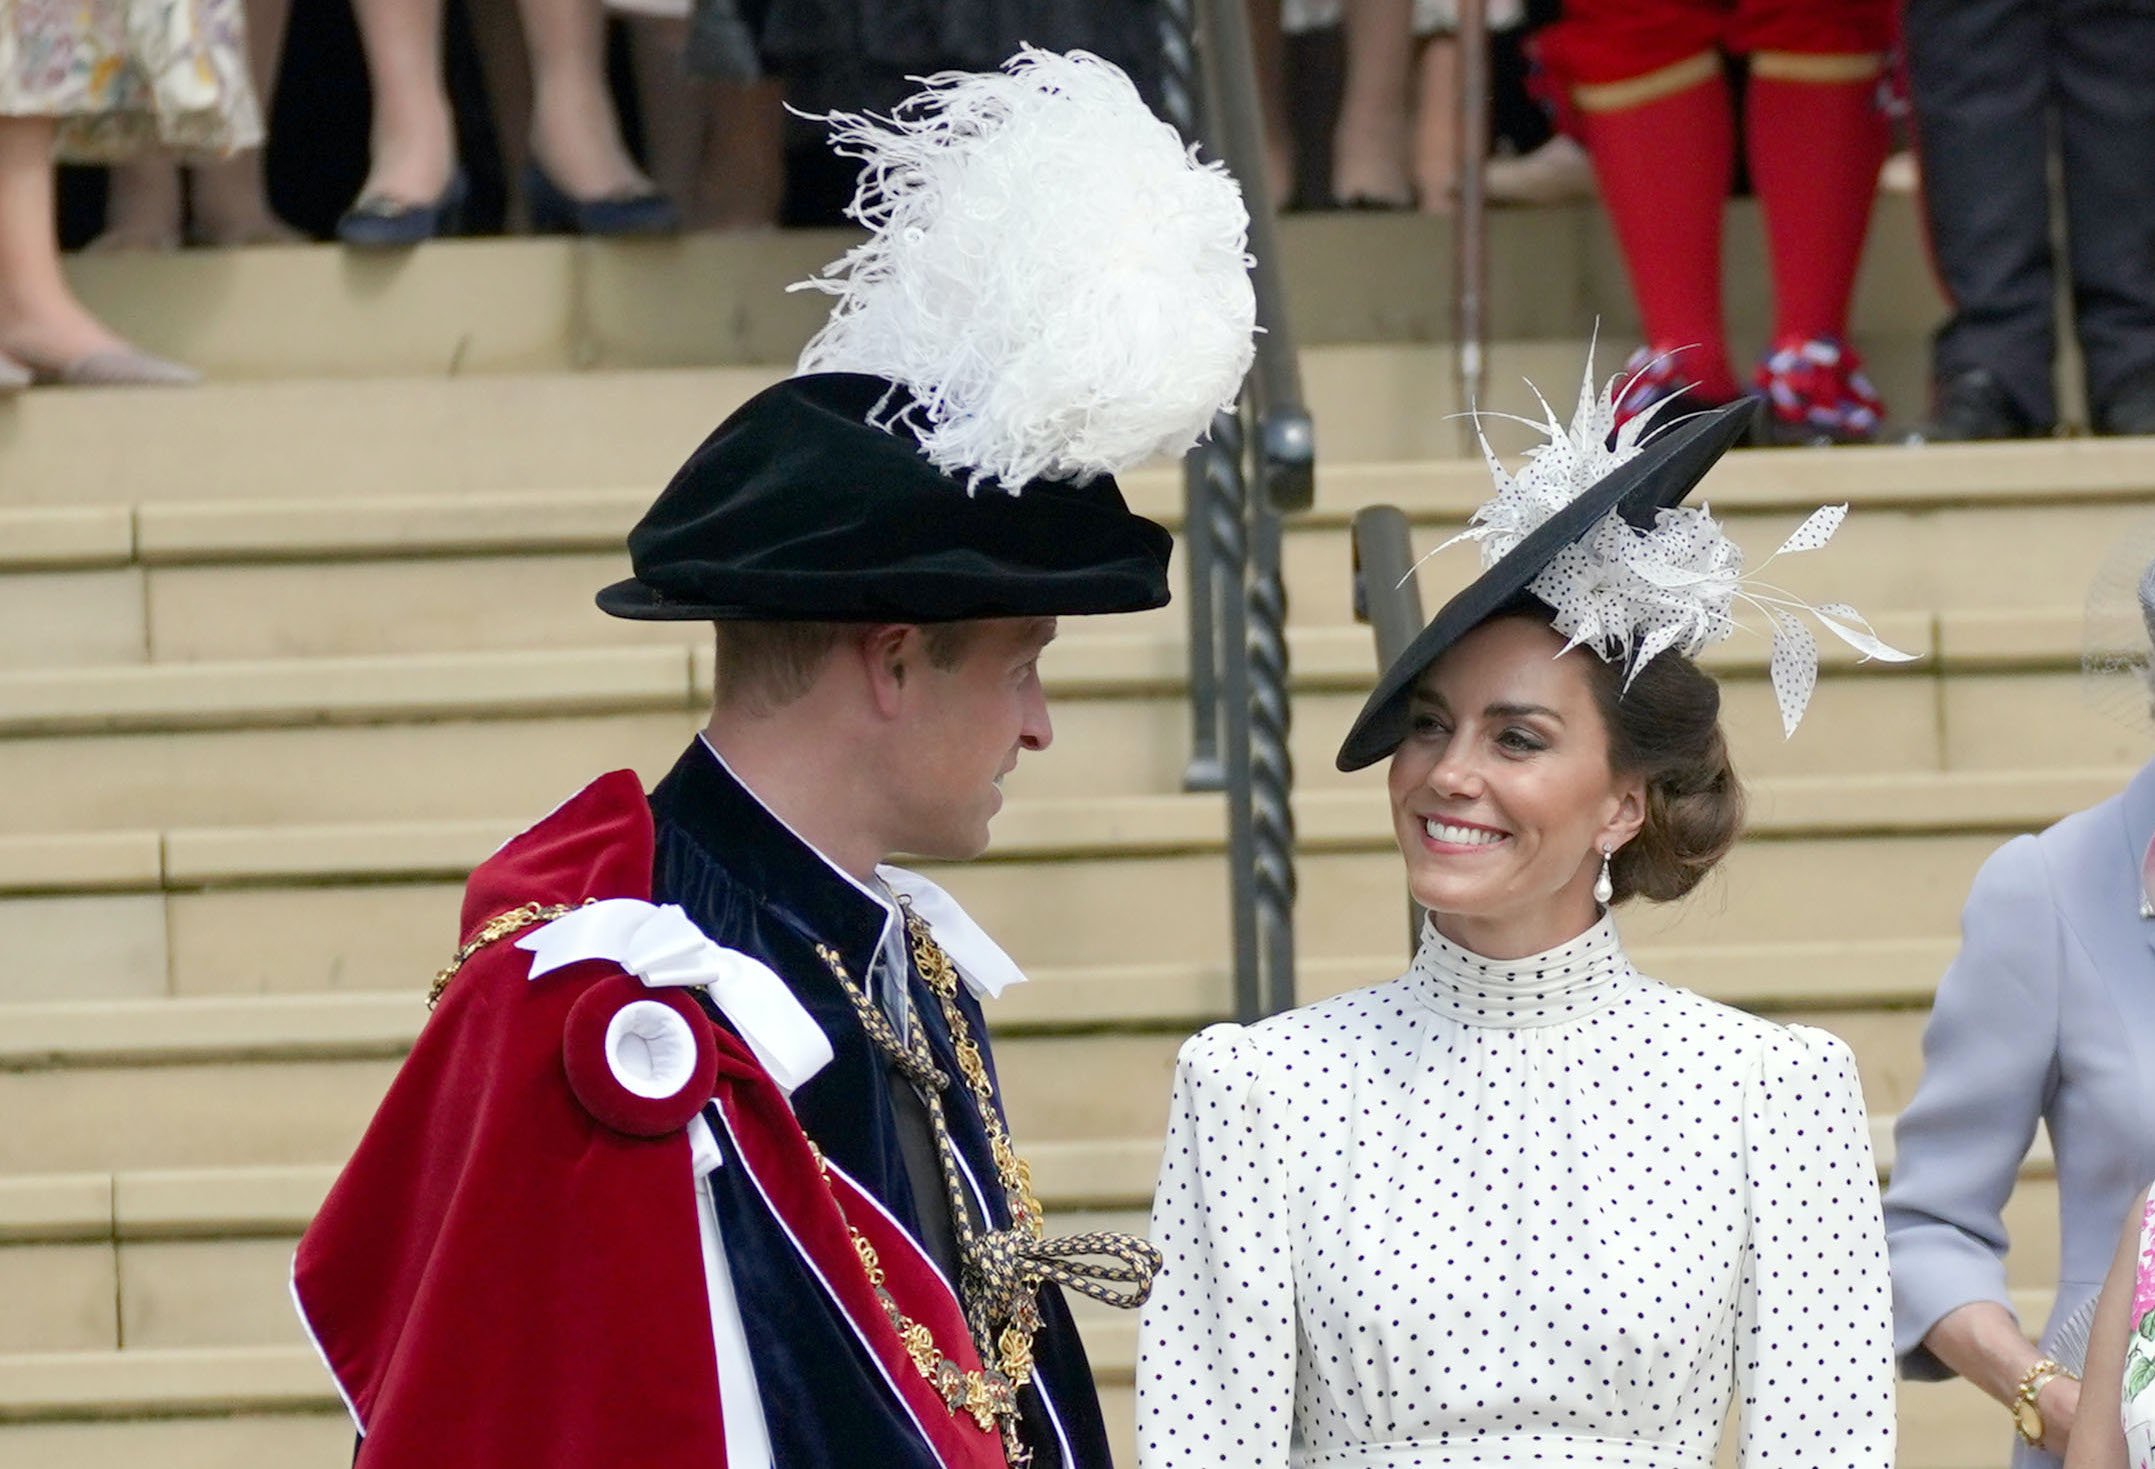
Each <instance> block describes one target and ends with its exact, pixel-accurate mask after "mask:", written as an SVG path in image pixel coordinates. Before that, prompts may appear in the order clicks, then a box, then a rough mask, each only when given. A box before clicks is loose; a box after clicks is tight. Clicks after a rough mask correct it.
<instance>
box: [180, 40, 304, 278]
mask: <svg viewBox="0 0 2155 1469" xmlns="http://www.w3.org/2000/svg"><path fill="white" fill-rule="evenodd" d="M291 13H292V0H247V64H248V67H249V69H250V70H251V71H252V72H253V74H254V94H255V96H257V97H258V98H260V99H261V102H262V116H263V119H264V121H265V122H266V121H267V119H268V117H269V114H270V110H271V108H272V107H273V106H274V104H275V102H276V97H277V64H278V62H279V61H280V60H281V59H282V58H283V56H284V31H285V22H286V20H288V19H289V18H290V16H291ZM262 153H263V150H262V149H260V148H249V149H248V150H247V151H246V152H244V153H241V154H239V155H238V156H236V157H233V158H227V159H225V160H224V161H223V162H221V163H209V164H203V165H201V166H199V167H196V168H193V169H190V170H188V173H189V178H190V182H191V183H192V184H193V194H194V198H193V210H194V223H195V230H196V232H197V233H198V234H199V235H200V237H201V238H202V239H203V240H204V241H205V242H206V243H208V244H212V245H278V244H288V243H290V242H292V241H295V240H298V239H299V238H300V233H299V231H297V230H295V229H293V228H292V227H291V226H290V225H288V224H286V223H285V222H284V221H283V220H281V219H279V218H277V215H276V212H275V211H274V210H272V209H271V208H270V207H269V184H268V182H267V181H266V180H265V179H264V178H263V176H262Z"/></svg>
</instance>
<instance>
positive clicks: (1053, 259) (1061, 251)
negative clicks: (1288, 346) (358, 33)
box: [794, 47, 1256, 493]
mask: <svg viewBox="0 0 2155 1469" xmlns="http://www.w3.org/2000/svg"><path fill="white" fill-rule="evenodd" d="M824 120H825V121H827V122H829V123H830V124H831V126H832V143H833V146H834V147H835V148H836V149H837V150H838V152H840V153H841V154H844V155H846V156H848V157H854V158H859V159H860V160H861V161H862V164H863V168H862V174H861V182H860V186H859V190H858V192H857V193H856V194H855V196H854V200H853V203H852V205H851V206H850V207H849V208H848V210H847V213H848V214H849V215H850V216H851V217H852V218H854V219H856V220H858V221H859V222H860V223H862V224H864V225H866V226H867V227H868V228H869V229H870V230H871V231H872V236H871V238H870V239H869V240H868V241H867V242H866V243H865V244H862V245H859V246H857V247H855V248H854V249H852V250H850V251H848V252H847V253H846V255H845V257H844V258H843V259H842V260H839V261H837V262H836V263H834V264H833V265H831V266H830V267H828V268H827V269H826V270H824V271H823V272H822V273H820V274H819V275H817V276H816V277H814V278H813V279H811V280H807V281H803V282H801V283H800V284H799V285H798V286H796V287H795V288H794V289H796V290H799V289H809V290H818V291H826V292H828V293H830V294H831V295H833V296H836V297H837V298H838V302H837V305H836V306H834V307H833V308H832V310H831V317H830V320H829V321H828V322H827V323H825V325H824V327H823V329H822V330H821V331H819V332H817V333H816V335H815V337H814V338H813V339H812V340H811V341H810V342H809V344H808V347H807V349H806V350H805V351H804V352H803V353H802V354H801V360H800V367H799V370H800V371H801V372H803V373H809V372H862V373H873V374H876V375H878V376H881V377H886V378H889V379H891V380H892V381H894V382H897V383H901V384H903V385H904V386H905V387H906V388H907V389H908V390H910V393H911V395H912V401H911V402H910V403H909V404H904V405H902V406H899V405H893V406H891V407H890V408H889V409H888V412H889V414H890V418H898V417H902V418H904V419H905V420H906V427H907V428H908V429H909V430H910V431H912V432H913V433H914V434H915V435H916V436H917V437H918V438H919V440H920V443H921V447H922V449H923V450H924V451H925V452H926V453H927V456H928V458H929V461H930V462H931V463H933V464H934V465H935V466H936V467H937V468H938V469H941V470H942V471H944V472H945V473H946V474H950V475H953V476H956V477H958V478H962V479H964V480H965V481H966V483H967V485H968V487H969V488H972V489H978V487H979V486H980V485H981V484H982V483H983V482H994V483H997V484H1000V485H1001V486H1002V487H1003V488H1005V489H1007V490H1010V491H1012V492H1013V493H1014V492H1016V491H1017V490H1018V489H1019V488H1021V487H1022V486H1024V485H1025V484H1026V483H1027V482H1028V481H1030V480H1033V479H1036V478H1041V477H1046V478H1051V479H1064V480H1075V481H1078V482H1080V483H1082V482H1084V481H1087V480H1090V479H1092V478H1094V477H1096V476H1098V475H1100V474H1113V473H1117V472H1119V471H1121V470H1124V469H1128V468H1130V467H1131V466H1133V465H1135V464H1138V463H1141V462H1143V461H1145V460H1147V459H1151V458H1155V457H1158V456H1163V455H1174V454H1180V453H1181V452H1183V451H1184V450H1186V449H1188V448H1189V447H1190V446H1191V445H1193V444H1195V443H1196V442H1197V440H1198V438H1199V437H1200V436H1201V435H1202V434H1203V433H1204V431H1205V429H1206V426H1207V425H1208V424H1209V423H1210V422H1211V420H1212V416H1213V415H1214V414H1215V413H1216V412H1218V411H1219V410H1220V409H1221V408H1223V407H1226V406H1228V405H1229V404H1231V403H1232V402H1233V401H1234V398H1235V394H1236V392H1237V391H1238V389H1239V387H1240V385H1241V382H1242V379H1243V376H1244V375H1245V374H1246V373H1247V372H1248V371H1249V366H1250V360H1251V357H1252V355H1253V350H1254V349H1253V344H1252V334H1253V333H1254V331H1255V329H1256V303H1255V299H1254V296H1253V294H1252V291H1251V288H1250V280H1249V214H1248V212H1247V210H1246V209H1245V208H1244V206H1243V202H1242V190H1241V187H1240V186H1239V185H1238V184H1237V183H1236V182H1235V180H1234V178H1233V177H1232V176H1231V175H1229V174H1228V173H1227V171H1226V170H1225V169H1224V168H1222V167H1221V166H1220V165H1218V164H1216V163H1212V164H1207V163H1200V162H1199V161H1198V160H1197V158H1196V156H1195V151H1194V150H1193V149H1190V148H1187V147H1185V146H1184V144H1183V142H1182V139H1181V137H1180V135H1178V134H1177V133H1176V132H1175V130H1174V129H1173V128H1171V127H1169V126H1168V125H1167V124H1166V123H1164V122H1162V121H1160V119H1158V118H1157V117H1155V116H1153V114H1152V112H1151V111H1150V110H1149V109H1148V108H1147V107H1146V106H1145V104H1144V102H1143V100H1142V99H1141V98H1140V97H1139V96H1138V94H1137V89H1136V88H1135V87H1134V86H1132V85H1131V83H1130V79H1129V78H1128V77H1127V76H1125V75H1124V74H1123V73H1122V72H1121V71H1120V70H1119V69H1118V68H1116V67H1115V66H1113V65H1112V64H1110V63H1108V62H1106V61H1102V60H1101V59H1100V58H1098V57H1096V56H1092V55H1088V54H1087V53H1085V52H1082V51H1078V52H1071V53H1070V54H1068V55H1058V54H1056V53H1053V52H1048V51H1041V50H1037V49H1035V48H1032V47H1027V48H1025V49H1023V50H1021V51H1020V52H1019V53H1018V55H1016V56H1015V57H1013V58H1012V59H1011V60H1010V61H1009V62H1007V63H1006V64H1005V65H1004V67H1003V69H1002V70H1001V71H996V72H985V73H978V74H975V73H965V72H949V73H944V74H942V75H939V76H934V77H929V78H927V79H926V80H925V82H924V87H923V90H922V91H920V92H918V93H916V94H915V95H914V96H912V97H911V98H909V99H907V100H906V101H905V102H903V103H901V104H900V105H899V106H898V107H896V108H895V109H893V111H892V115H891V116H889V117H887V118H879V117H872V116H860V115H855V114H847V113H834V114H832V115H830V116H829V117H828V118H826V119H824ZM890 418H886V419H884V420H882V423H883V426H886V427H888V426H890Z"/></svg>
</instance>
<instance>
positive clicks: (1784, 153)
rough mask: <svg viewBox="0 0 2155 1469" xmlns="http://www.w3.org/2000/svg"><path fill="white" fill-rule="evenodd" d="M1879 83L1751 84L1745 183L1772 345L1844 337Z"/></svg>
mask: <svg viewBox="0 0 2155 1469" xmlns="http://www.w3.org/2000/svg"><path fill="white" fill-rule="evenodd" d="M1877 95H1878V81H1877V79H1876V78H1875V77H1874V78H1867V79H1865V80H1863V81H1856V82H1799V81H1789V80H1785V79H1783V78H1781V77H1773V76H1759V75H1756V74H1755V73H1754V75H1753V76H1752V78H1751V89H1750V95H1749V96H1748V98H1747V99H1746V100H1745V104H1744V112H1745V118H1744V122H1745V127H1746V130H1747V143H1748V148H1749V152H1750V156H1751V182H1752V185H1753V186H1754V187H1755V188H1756V189H1757V190H1758V197H1759V203H1760V204H1761V205H1762V206H1763V208H1764V210H1765V215H1766V242H1767V248H1768V252H1769V254H1770V255H1771V257H1772V261H1773V311H1774V324H1773V334H1774V340H1775V341H1776V342H1778V343H1786V342H1788V341H1789V340H1790V339H1793V338H1815V337H1831V338H1835V339H1839V338H1842V337H1845V336H1846V335H1847V333H1848V298H1849V293H1850V292H1851V291H1852V290H1853V289H1854V286H1855V280H1856V265H1857V262H1858V261H1860V260H1861V259H1862V256H1863V237H1864V234H1865V232H1866V231H1867V230H1869V228H1870V223H1871V198H1872V195H1873V194H1874V193H1876V191H1877V188H1878V166H1879V165H1880V164H1881V163H1883V162H1884V161H1885V157H1886V123H1885V119H1884V118H1883V117H1881V116H1880V115H1879V112H1878V105H1877Z"/></svg>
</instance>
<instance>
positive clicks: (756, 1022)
mask: <svg viewBox="0 0 2155 1469" xmlns="http://www.w3.org/2000/svg"><path fill="white" fill-rule="evenodd" d="M516 946H517V947H518V948H519V949H524V950H526V951H528V952H529V953H530V954H531V955H532V962H531V977H532V978H533V979H537V978H539V976H541V975H543V974H551V973H553V971H555V970H556V969H560V968H562V967H564V966H566V965H569V964H579V963H582V962H583V961H584V960H587V959H603V960H605V961H606V962H607V963H609V964H618V965H620V966H621V967H622V968H623V969H626V970H627V971H628V972H629V973H631V974H633V975H635V976H636V977H637V978H638V979H640V980H642V981H643V982H644V983H645V984H647V985H650V986H653V987H654V988H658V987H665V986H673V985H695V986H700V987H701V988H702V989H703V990H704V991H705V992H706V993H708V994H709V995H710V996H711V1000H712V1003H714V1004H715V1005H717V1006H718V1008H719V1011H720V1013H721V1014H723V1015H724V1016H725V1017H726V1019H727V1020H729V1021H731V1022H732V1023H733V1027H734V1029H735V1030H737V1031H739V1032H740V1035H741V1039H742V1040H744V1041H746V1042H747V1043H748V1048H749V1050H751V1051H753V1052H754V1053H755V1056H756V1059H757V1060H758V1061H759V1062H761V1063H762V1064H763V1069H764V1070H765V1071H767V1072H769V1073H770V1075H771V1079H772V1080H773V1081H775V1082H777V1083H778V1084H779V1086H781V1087H783V1088H784V1089H785V1090H786V1091H788V1092H792V1091H795V1090H797V1089H798V1088H799V1087H801V1086H802V1085H803V1084H805V1083H806V1082H807V1081H808V1079H809V1078H810V1077H812V1076H814V1075H815V1074H816V1073H817V1072H818V1071H821V1070H822V1069H823V1068H824V1067H825V1066H827V1065H829V1064H830V1059H831V1043H830V1038H829V1037H827V1036H826V1035H824V1034H823V1031H822V1028H821V1027H820V1026H818V1025H817V1024H816V1022H815V1021H814V1019H812V1018H811V1017H810V1016H809V1014H808V1011H807V1010H806V1009H804V1008H803V1007H802V1005H801V1002H800V1001H799V1000H797V999H795V998H794V997H793V992H792V991H791V990H789V989H787V988H786V982H785V981H784V980H782V979H780V978H779V977H778V975H777V973H776V972H775V971H774V970H772V969H771V967H770V966H769V965H767V964H765V963H764V962H763V961H762V960H760V959H757V958H755V957H754V956H753V955H749V954H744V953H742V952H741V951H740V950H738V949H729V948H726V947H724V946H722V945H720V944H715V943H713V942H711V940H710V939H709V938H708V937H706V936H705V934H704V932H703V930H702V929H700V928H698V927H696V925H695V922H694V921H693V920H692V919H690V917H689V916H688V915H687V914H686V913H684V912H682V911H681V909H680V907H679V906H678V905H676V904H673V903H667V904H664V905H654V904H651V903H646V902H644V901H643V900H642V899H640V898H607V899H605V900H603V901H601V902H597V903H586V904H585V905H584V906H583V907H581V908H575V909H571V910H570V911H569V912H568V913H567V914H565V915H563V916H562V917H560V918H557V919H555V920H554V921H553V922H552V923H549V924H547V925H545V926H544V927H543V928H536V929H533V930H532V931H531V932H530V933H527V934H525V935H524V936H523V937H522V938H520V939H518V940H517V941H516Z"/></svg>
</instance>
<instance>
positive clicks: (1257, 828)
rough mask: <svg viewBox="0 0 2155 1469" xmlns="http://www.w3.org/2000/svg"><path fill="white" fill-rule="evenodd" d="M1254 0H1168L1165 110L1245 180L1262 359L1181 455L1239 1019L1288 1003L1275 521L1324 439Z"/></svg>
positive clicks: (1199, 734) (1199, 786)
mask: <svg viewBox="0 0 2155 1469" xmlns="http://www.w3.org/2000/svg"><path fill="white" fill-rule="evenodd" d="M1244 3H1245V0H1160V36H1161V80H1160V89H1161V106H1162V110H1163V111H1164V112H1165V113H1166V116H1167V118H1168V120H1169V121H1170V122H1171V123H1173V124H1174V125H1175V126H1176V127H1177V128H1179V129H1180V130H1181V131H1182V134H1183V136H1184V137H1186V138H1188V139H1190V140H1191V141H1192V142H1193V143H1194V142H1199V141H1202V142H1203V143H1204V144H1205V145H1206V147H1207V148H1208V150H1209V151H1210V152H1211V153H1212V154H1213V156H1215V157H1218V158H1222V159H1224V160H1225V161H1226V163H1227V165H1228V166H1229V168H1230V169H1231V170H1232V171H1233V172H1234V174H1235V176H1236V177H1237V178H1238V179H1239V180H1240V181H1241V183H1242V189H1243V195H1244V197H1245V198H1246V199H1247V200H1248V201H1249V207H1250V251H1251V254H1252V256H1253V257H1254V258H1255V261H1256V264H1255V266H1254V267H1253V270H1252V280H1251V285H1252V287H1253V289H1254V291H1255V294H1256V298H1257V321H1258V324H1259V325H1260V326H1261V327H1262V328H1263V329H1264V332H1263V335H1261V336H1260V337H1259V338H1258V345H1257V360H1256V363H1255V365H1254V367H1253V368H1252V370H1251V373H1250V376H1249V378H1248V380H1247V381H1246V382H1245V383H1244V384H1243V388H1242V393H1241V396H1240V398H1239V400H1238V401H1237V403H1236V405H1235V407H1234V409H1233V410H1232V411H1229V412H1223V413H1221V414H1219V415H1218V416H1217V417H1216V418H1215V419H1214V421H1213V431H1212V435H1211V437H1210V439H1209V440H1208V442H1206V443H1204V444H1201V445H1199V446H1198V447H1197V448H1196V449H1194V450H1192V451H1191V452H1190V454H1189V455H1188V456H1187V457H1185V459H1184V461H1183V493H1184V499H1185V507H1186V509H1185V519H1184V533H1183V543H1184V546H1185V555H1186V557H1187V565H1188V567H1189V572H1188V575H1189V595H1190V715H1191V720H1190V723H1191V733H1190V750H1191V756H1190V763H1189V765H1188V766H1187V768H1186V769H1185V771H1184V777H1183V785H1184V787H1185V789H1189V790H1220V791H1223V792H1224V793H1225V795H1226V797H1227V838H1228V840H1227V846H1228V880H1229V883H1230V884H1231V887H1232V897H1231V916H1230V928H1231V932H1232V935H1233V945H1234V995H1235V1014H1236V1016H1237V1018H1239V1019H1242V1020H1245V1021H1247V1020H1255V1019H1257V1018H1259V1017H1261V1016H1264V1015H1268V1014H1271V1013H1272V1012H1273V1011H1276V1010H1281V1009H1285V1008H1286V1007H1288V1006H1290V1005H1292V1004H1293V1003H1294V903H1295V867H1294V838H1295V832H1294V808H1293V791H1294V768H1293V764H1292V761H1291V759H1290V757H1289V753H1288V746H1287V736H1288V727H1289V716H1290V704H1289V679H1288V664H1287V593H1286V585H1285V582H1284V581H1283V580H1282V577H1281V574H1280V550H1281V546H1280V542H1281V529H1282V527H1281V518H1282V516H1283V515H1285V514H1287V513H1289V512H1292V511H1296V510H1305V509H1307V508H1309V505H1310V501H1311V498H1312V494H1313V489H1314V480H1313V472H1312V464H1313V461H1314V445H1315V435H1314V432H1313V431H1312V428H1311V425H1310V419H1309V414H1308V412H1307V411H1306V410H1305V409H1304V408H1303V406H1302V383H1301V368H1300V364H1299V360H1298V358H1297V356H1296V352H1295V345H1294V336H1293V333H1292V332H1291V331H1290V330H1289V328H1288V322H1287V307H1286V297H1285V291H1284V289H1283V287H1282V284H1281V274H1280V264H1279V245H1278V240H1277V233H1276V230H1275V228H1274V221H1273V212H1272V202H1271V198H1270V191H1269V189H1268V187H1267V184H1266V178H1265V163H1264V157H1265V155H1264V136H1263V124H1262V121H1261V119H1260V113H1259V107H1258V97H1257V79H1256V56H1255V49H1254V47H1253V45H1252V43H1251V38H1250V33H1249V24H1248V16H1247V13H1246V12H1245V11H1244V10H1243V8H1242V7H1243V5H1244Z"/></svg>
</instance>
